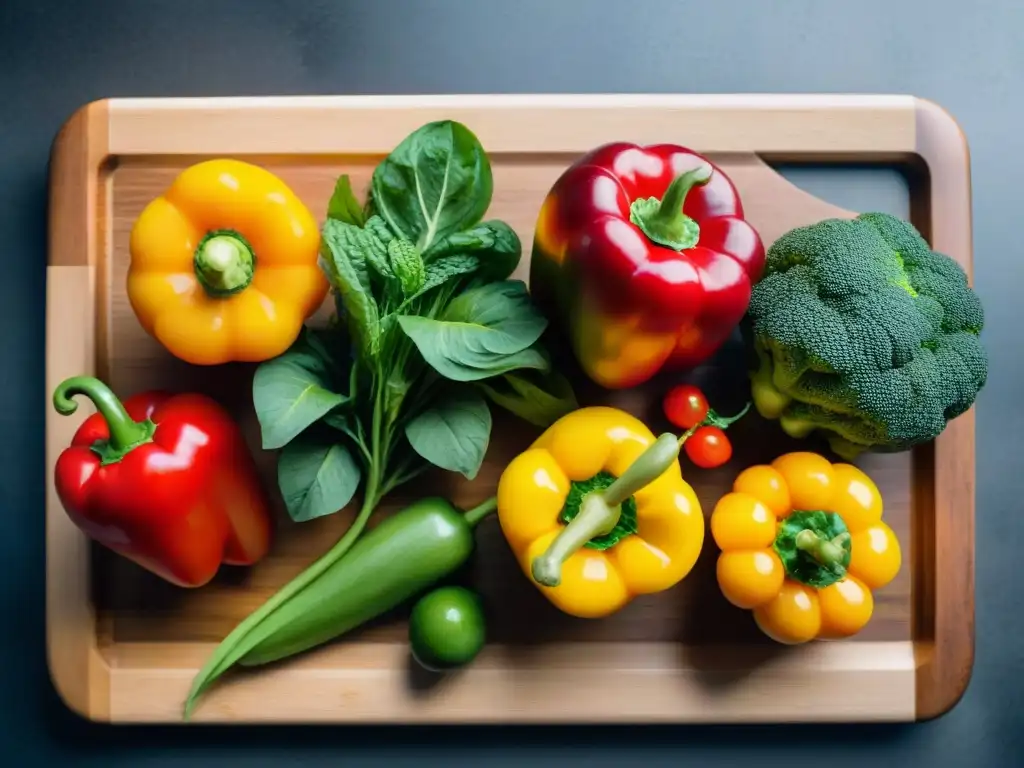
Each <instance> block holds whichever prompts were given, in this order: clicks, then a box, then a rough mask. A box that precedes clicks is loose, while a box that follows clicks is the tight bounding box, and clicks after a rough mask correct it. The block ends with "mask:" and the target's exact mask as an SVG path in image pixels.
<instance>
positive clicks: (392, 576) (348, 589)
mask: <svg viewBox="0 0 1024 768" xmlns="http://www.w3.org/2000/svg"><path fill="white" fill-rule="evenodd" d="M496 503H497V502H496V499H490V500H488V501H487V502H484V504H482V505H480V506H479V507H476V508H475V509H473V510H470V511H469V512H468V513H466V514H462V513H461V512H460V511H459V510H458V509H456V508H455V507H454V506H452V505H451V504H449V503H448V502H447V501H445V500H444V499H441V498H434V497H431V498H426V499H421V500H419V501H417V502H415V503H414V504H412V505H411V506H409V507H406V508H405V509H403V510H402V511H401V512H398V513H397V514H395V515H392V516H391V517H389V518H387V519H385V520H384V521H382V522H381V523H380V524H379V525H378V526H377V527H375V528H374V529H372V530H371V531H369V532H367V533H366V534H364V535H363V537H362V538H361V539H359V541H357V542H356V544H355V545H353V547H352V549H350V550H349V552H348V554H347V555H346V556H345V557H343V558H341V559H340V560H338V561H337V562H336V563H334V564H333V565H332V566H331V567H330V568H328V569H327V570H326V571H324V572H323V573H322V574H321V575H320V576H319V577H318V578H317V579H315V580H314V581H313V582H312V583H311V584H309V585H308V586H307V587H306V588H305V589H303V590H302V591H301V592H299V593H298V594H297V595H296V596H295V597H294V598H292V599H291V600H289V601H288V602H287V603H285V604H284V605H282V606H281V608H280V609H279V610H278V611H277V612H275V613H274V614H273V616H272V617H271V618H269V619H268V620H267V621H266V622H264V624H263V625H261V629H262V630H264V631H263V632H262V633H261V634H265V637H264V638H263V639H262V640H260V641H259V642H258V643H257V644H256V645H255V647H253V648H252V649H251V650H249V652H248V653H246V654H245V655H244V656H243V657H242V658H241V659H239V661H238V663H239V664H240V665H242V666H245V667H252V666H257V665H260V664H267V663H269V662H272V661H277V660H278V659H283V658H285V657H287V656H293V655H295V654H297V653H301V652H302V651H305V650H308V649H310V648H313V647H315V646H318V645H321V644H322V643H325V642H327V641H328V640H332V639H333V638H336V637H338V636H339V635H342V634H344V633H345V632H348V631H350V630H352V629H355V628H356V627H358V626H360V625H362V624H364V623H366V622H367V621H369V620H370V619H373V618H375V617H377V616H379V615H380V614H382V613H384V612H386V611H389V610H391V609H392V608H394V607H396V606H398V605H400V604H401V603H403V602H404V601H406V600H408V599H409V598H411V597H413V596H414V595H416V594H418V593H419V592H421V591H423V590H424V589H427V588H428V587H430V586H431V585H433V584H434V583H435V582H437V581H439V580H440V579H442V578H444V577H445V576H447V575H449V574H450V573H452V572H453V571H455V569H457V568H458V567H459V566H461V565H462V564H463V563H465V562H466V560H467V559H468V558H469V556H470V554H471V553H472V552H473V548H474V539H473V528H474V527H475V525H476V524H477V523H478V522H479V521H480V520H482V519H483V518H484V517H486V516H487V515H488V514H490V513H491V512H492V511H493V510H494V508H495V505H496Z"/></svg>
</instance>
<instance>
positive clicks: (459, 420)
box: [405, 387, 491, 480]
mask: <svg viewBox="0 0 1024 768" xmlns="http://www.w3.org/2000/svg"><path fill="white" fill-rule="evenodd" d="M405 436H406V437H407V438H408V440H409V444H410V445H411V446H412V448H413V450H414V451H416V453H418V454H419V455H420V456H422V457H423V458H424V459H426V460H427V461H429V462H430V463H431V464H434V465H435V466H438V467H441V468H442V469H447V470H449V471H450V472H460V473H462V475H463V476H465V477H466V479H467V480H472V479H473V478H475V477H476V475H477V473H478V472H479V471H480V465H481V464H482V463H483V460H484V455H485V454H486V453H487V445H488V443H489V441H490V436H491V411H490V409H489V408H488V407H487V401H486V400H484V398H483V397H482V396H481V395H480V393H479V392H477V391H476V390H475V389H470V388H468V387H463V388H460V389H456V390H454V391H452V392H450V393H448V394H445V395H442V396H441V397H440V398H438V399H437V400H436V401H435V402H434V403H433V404H432V405H431V406H430V407H429V408H428V409H427V410H425V411H422V412H420V413H419V414H417V416H416V417H415V418H413V419H412V420H411V421H410V422H409V423H408V424H407V425H406V427H405Z"/></svg>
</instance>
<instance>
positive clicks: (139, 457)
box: [53, 376, 271, 587]
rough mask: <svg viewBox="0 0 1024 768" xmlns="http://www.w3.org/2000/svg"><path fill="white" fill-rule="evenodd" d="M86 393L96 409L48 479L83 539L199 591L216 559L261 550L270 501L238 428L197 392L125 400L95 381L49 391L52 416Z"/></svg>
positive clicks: (266, 544)
mask: <svg viewBox="0 0 1024 768" xmlns="http://www.w3.org/2000/svg"><path fill="white" fill-rule="evenodd" d="M75 395H85V396H86V397H88V398H90V399H91V400H92V401H93V403H95V405H96V410H97V413H94V414H92V415H91V416H89V418H87V419H86V420H85V422H83V424H82V425H81V426H80V427H79V428H78V431H77V432H76V433H75V436H74V438H73V439H72V441H71V445H70V446H69V447H68V448H66V449H65V450H64V451H63V452H62V453H61V454H60V456H59V457H58V459H57V464H56V468H55V472H54V475H55V476H54V483H55V486H56V490H57V494H58V496H59V497H60V500H61V503H62V504H63V506H64V509H65V511H66V512H67V514H68V516H69V517H70V518H71V520H72V521H73V522H74V523H75V524H76V525H77V526H78V527H79V528H80V529H81V530H82V531H84V532H85V533H86V534H87V535H89V536H90V537H91V538H93V539H95V540H96V541H98V542H100V543H101V544H103V545H105V546H107V547H109V548H110V549H112V550H114V551H115V552H117V553H118V554H120V555H123V556H124V557H127V558H129V559H130V560H133V561H134V562H136V563H138V564H139V565H141V566H142V567H144V568H147V569H149V570H150V571H152V572H154V573H156V574H157V575H159V576H161V577H163V578H164V579H166V580H167V581H170V582H172V583H174V584H177V585H179V586H182V587H199V586H202V585H203V584H206V583H207V582H209V581H210V579H212V578H213V576H214V574H216V573H217V571H218V569H219V568H220V566H221V564H222V563H226V564H229V565H251V564H253V563H255V562H257V561H259V560H260V559H262V558H263V556H264V555H266V554H267V551H268V550H269V548H270V539H271V511H270V503H269V498H268V496H267V494H266V492H265V490H264V488H263V485H262V484H261V482H260V477H259V474H258V472H257V469H256V465H255V462H254V461H253V458H252V455H251V454H250V453H249V451H248V447H247V446H246V444H245V441H244V439H243V437H242V435H241V432H240V430H239V429H238V427H237V425H236V424H235V423H234V421H233V420H232V419H231V417H230V415H229V414H228V413H227V411H226V410H224V408H222V407H221V406H220V404H219V403H217V402H216V401H214V400H212V399H210V398H208V397H206V396H205V395H199V394H180V395H171V394H168V393H165V392H159V391H155V392H145V393H142V394H139V395H136V396H134V397H131V398H128V399H127V400H125V402H124V404H123V405H122V403H121V402H120V401H119V400H118V399H117V397H116V396H115V395H114V393H113V392H111V391H110V389H109V388H108V387H107V386H106V385H105V384H104V383H103V382H101V381H99V380H98V379H95V378H92V377H89V376H75V377H72V378H70V379H66V380H65V381H63V382H62V383H61V384H60V385H59V386H58V387H57V389H56V390H55V391H54V393H53V405H54V408H56V410H57V412H58V413H61V414H64V415H69V414H72V413H74V412H75V410H76V409H77V403H76V402H75V401H74V400H72V399H71V398H72V397H74V396H75Z"/></svg>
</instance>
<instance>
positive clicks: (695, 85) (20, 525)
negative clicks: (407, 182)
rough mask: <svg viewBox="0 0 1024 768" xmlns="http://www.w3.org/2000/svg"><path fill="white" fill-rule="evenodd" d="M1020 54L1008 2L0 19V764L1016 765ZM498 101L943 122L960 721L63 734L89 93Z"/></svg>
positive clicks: (95, 11)
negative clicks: (46, 552) (50, 417)
mask: <svg viewBox="0 0 1024 768" xmlns="http://www.w3.org/2000/svg"><path fill="white" fill-rule="evenodd" d="M1022 31H1024V3H1021V2H1020V0H998V1H997V0H986V1H985V2H978V3H974V4H968V3H958V2H954V1H952V0H915V1H912V0H859V1H857V2H850V0H773V1H772V2H768V0H698V1H696V2H692V1H689V0H687V1H682V2H678V1H677V2H658V1H656V0H644V2H625V1H624V0H618V2H615V1H614V0H596V1H594V2H574V1H571V0H528V1H526V0H518V1H517V2H512V0H505V1H504V2H500V1H499V2H491V1H489V0H475V1H474V0H447V2H446V1H444V0H420V1H419V2H414V1H413V0H406V1H405V2H385V1H379V2H376V3H371V2H346V0H306V1H304V2H303V1H301V0H292V1H291V2H272V1H271V0H249V2H220V1H218V0H177V2H174V1H173V0H134V1H128V0H124V1H123V2H114V1H110V2H85V1H84V0H83V1H81V2H78V3H74V2H55V1H52V0H6V2H4V3H2V4H0V244H2V249H0V256H2V259H3V261H2V267H0V349H2V350H3V353H4V356H5V357H6V361H5V362H4V363H3V364H2V365H0V392H5V393H6V395H5V398H6V400H5V402H4V406H3V408H2V409H0V553H2V554H0V600H2V602H0V616H2V617H3V618H2V619H0V623H2V625H3V629H0V707H2V710H0V711H2V713H3V715H4V717H3V718H2V719H0V748H2V749H3V751H4V752H5V753H6V754H7V755H9V756H11V759H12V763H11V764H13V765H16V766H21V765H34V764H35V760H37V759H39V758H46V759H53V760H59V761H61V762H62V763H63V764H82V765H92V764H95V765H105V766H113V765H131V766H162V765H184V764H185V763H186V761H188V764H190V765H235V764H237V765H246V766H253V768H255V767H256V766H263V765H266V766H284V765H299V764H301V765H315V764H318V763H321V764H324V765H328V764H332V765H339V764H340V765H409V766H412V765H417V766H418V765H421V764H423V763H426V762H432V761H433V760H435V759H436V760H439V761H441V760H443V761H445V762H446V763H447V764H448V765H451V766H455V765H474V766H481V765H509V766H511V765H521V764H525V763H526V761H535V763H536V764H537V765H538V766H540V765H542V764H550V765H556V764H558V765H560V766H565V767H566V768H568V766H575V765H589V766H591V768H598V766H605V765H609V766H610V765H645V764H646V765H650V766H660V765H700V766H707V767H708V768H711V767H712V766H719V765H723V766H725V765H735V764H738V762H739V761H740V760H749V761H752V762H751V764H752V765H775V764H778V765H783V764H784V765H790V766H792V765H803V764H811V763H812V762H813V763H816V764H819V765H830V766H833V767H834V768H841V766H847V765H855V764H862V763H864V762H865V761H878V760H880V759H883V758H885V759H888V760H891V761H893V762H896V761H901V762H904V763H906V762H907V761H909V760H913V761H914V764H920V765H925V764H935V765H947V764H948V765H971V766H995V767H997V768H1004V767H1005V768H1009V767H1010V766H1011V765H1013V764H1015V763H1016V764H1022V763H1021V761H1022V760H1024V728H1022V726H1024V716H1022V714H1021V711H1020V710H1021V706H1022V704H1024V698H1022V696H1021V683H1022V682H1024V680H1022V677H1024V675H1022V672H1024V654H1022V647H1024V646H1022V642H1021V636H1022V633H1024V621H1022V619H1021V611H1022V609H1024V602H1022V600H1021V589H1022V586H1024V580H1022V577H1021V571H1020V567H1019V563H1020V561H1021V556H1020V547H1021V543H1020V542H1021V541H1024V524H1022V522H1021V511H1022V510H1021V505H1020V492H1019V487H1020V486H1019V480H1020V478H1019V472H1020V460H1019V454H1020V448H1021V434H1022V431H1024V429H1022V428H1024V411H1022V410H1021V409H1020V408H1019V407H1018V406H1019V396H1017V395H1016V392H1017V391H1018V390H1019V389H1020V388H1021V386H1022V378H1024V377H1022V365H1021V362H1020V356H1019V353H1018V352H1019V346H1018V344H1019V338H1018V329H1019V320H1020V312H1019V307H1020V306H1021V299H1020V297H1019V292H1020V287H1021V276H1022V269H1021V266H1020V258H1021V255H1022V253H1024V238H1022V231H1024V230H1022V229H1021V222H1022V214H1021V207H1022V195H1021V189H1022V184H1021V180H1022V178H1024V161H1022V152H1024V131H1022V130H1021V123H1022V118H1024V106H1022V104H1024V100H1022V94H1024V46H1021V44H1020V39H1021V32H1022ZM512 91H518V92H529V91H532V92H543V91H547V92H568V91H580V92H597V91H613V92H614V91H618V92H623V91H662V92H668V91H679V92H702V93H708V92H786V91H794V92H815V91H819V92H821V91H824V92H829V91H830V92H861V93H864V92H898V93H911V94H916V95H920V96H924V97H928V98H931V99H934V100H936V101H938V102H939V103H941V104H942V105H944V106H945V107H946V108H948V109H949V110H950V111H951V112H952V113H953V114H954V115H955V116H956V117H957V118H958V120H959V121H960V123H961V125H962V126H963V128H964V130H965V132H966V134H967V137H968V140H969V142H970V145H971V150H972V157H973V170H974V217H975V219H974V221H975V258H976V287H977V290H978V291H979V292H980V294H981V295H982V298H983V300H984V301H985V304H986V307H987V312H988V327H987V329H986V333H985V338H986V340H987V344H988V347H989V349H990V351H991V373H990V383H989V384H988V387H987V388H986V390H985V391H984V393H983V396H982V397H981V399H980V400H979V403H978V409H977V414H978V438H979V442H978V493H977V500H978V510H977V513H978V514H977V542H978V564H977V627H978V637H977V661H976V664H975V668H974V677H973V680H972V682H971V685H970V688H969V689H968V691H967V694H966V696H965V697H964V699H963V700H962V702H961V703H960V705H959V706H958V707H957V708H956V709H954V710H953V711H952V712H951V713H950V714H949V715H947V716H946V717H944V718H941V719H940V720H938V721H935V722H932V723H928V724H924V725H919V726H909V727H899V726H897V727H856V726H851V727H838V726H837V727H817V728H806V729H800V728H738V727H737V728H732V727H729V728H726V727H723V728H655V729H648V728H634V729H602V730H600V731H595V730H587V729H572V730H543V729H528V730H525V731H524V730H502V729H487V730H466V729H455V730H440V729H417V730H411V731H409V730H403V731H394V730H380V729H343V728H324V729H301V730H296V729H287V730H285V729H279V730H270V729H267V730H262V731H254V730H241V731H239V730H234V731H227V730H205V731H199V730H198V729H189V730H188V731H187V732H185V731H181V730H173V729H159V730H151V729H146V730H140V729H116V728H104V727H96V726H92V725H89V724H86V723H84V722H81V721H79V720H77V719H76V718H75V717H74V716H72V715H70V714H68V713H67V712H66V711H65V710H64V709H63V707H62V705H61V703H60V702H59V701H58V700H57V698H56V696H55V695H54V694H53V692H52V689H51V687H50V684H49V681H48V678H47V674H46V668H45V659H44V653H43V648H44V624H43V575H44V571H43V524H42V519H43V496H44V481H45V478H44V470H43V465H44V461H43V418H44V407H45V401H44V391H43V349H44V333H43V331H44V295H45V294H44V278H45V272H44V264H45V247H46V240H45V218H44V217H45V204H46V200H45V194H46V181H47V178H46V173H47V165H46V164H47V153H48V150H49V146H50V142H51V141H52V139H53V136H54V134H55V133H56V131H57V130H58V128H59V127H60V125H61V123H62V122H63V121H64V120H65V119H66V118H67V117H68V115H69V114H70V113H71V112H72V111H73V110H74V109H75V108H76V107H77V106H79V105H80V104H82V103H84V102H86V101H89V100H91V99H95V98H99V97H104V96H179V95H238V94H246V95H258V94H308V93H373V92H377V93H432V92H435V93H436V92H512ZM793 178H794V179H796V180H797V181H798V183H801V184H803V185H804V186H806V187H808V188H810V189H812V191H815V192H816V193H818V194H821V195H822V196H824V197H827V198H829V199H832V200H834V201H835V202H837V203H840V204H842V205H847V206H851V207H857V208H872V207H873V208H885V209H890V210H894V212H899V210H900V209H901V208H902V207H903V205H904V203H903V201H902V199H901V198H900V194H901V190H900V188H899V185H898V183H897V182H896V181H894V179H893V178H892V177H890V176H885V175H883V176H882V177H881V178H875V177H874V176H872V175H863V174H861V175H852V176H851V175H845V176H835V175H834V172H830V173H829V174H826V175H824V176H823V175H821V174H820V173H814V172H812V173H807V172H803V173H801V174H800V175H798V176H794V177H793ZM609 695H614V692H611V691H610V692H609ZM842 695H843V693H842V691H836V696H837V697H841V696H842ZM925 761H928V762H927V763H926V762H925Z"/></svg>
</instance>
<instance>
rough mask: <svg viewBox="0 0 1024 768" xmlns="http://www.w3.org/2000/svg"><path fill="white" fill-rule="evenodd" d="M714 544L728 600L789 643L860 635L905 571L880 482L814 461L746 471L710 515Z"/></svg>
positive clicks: (797, 458)
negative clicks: (880, 596)
mask: <svg viewBox="0 0 1024 768" xmlns="http://www.w3.org/2000/svg"><path fill="white" fill-rule="evenodd" d="M711 536H712V538H713V539H714V540H715V543H716V544H717V545H718V547H719V549H720V550H721V554H720V555H719V557H718V565H717V577H718V585H719V587H720V588H721V590H722V594H723V595H724V596H725V598H726V599H727V600H728V601H729V602H731V603H732V604H733V605H735V606H737V607H739V608H745V609H752V610H753V614H754V620H755V621H756V622H757V625H758V626H759V627H760V628H761V631H762V632H764V633H765V634H766V635H768V636H769V637H771V638H772V639H773V640H776V641H778V642H780V643H785V644H796V643H804V642H807V641H810V640H815V639H822V640H834V639H838V638H843V637H849V636H851V635H854V634H856V633H857V632H859V631H860V630H861V629H863V627H864V626H865V625H866V624H867V623H868V621H869V620H870V619H871V614H872V613H873V611H874V598H873V596H872V590H877V589H879V588H881V587H884V586H885V585H886V584H888V583H889V582H890V581H892V580H893V578H894V577H895V576H896V574H897V573H898V572H899V569H900V563H901V554H900V545H899V542H898V541H897V539H896V536H895V534H894V533H893V531H892V529H891V528H889V526H888V525H886V524H885V523H884V522H882V496H881V494H880V492H879V490H878V487H877V486H876V485H875V483H874V482H873V481H872V480H871V478H870V477H868V476H867V475H866V474H865V473H864V472H863V471H862V470H860V469H858V468H857V467H855V466H853V465H851V464H843V463H840V464H832V463H830V462H829V461H828V459H826V458H824V457H822V456H819V455H817V454H815V453H808V452H794V453H787V454H785V455H783V456H780V457H779V458H777V459H775V461H773V462H772V463H771V464H760V465H757V466H753V467H749V468H747V469H745V470H744V471H743V472H741V473H740V475H739V476H738V477H737V478H736V481H735V482H734V483H733V487H732V491H731V492H729V493H727V494H726V495H725V496H723V497H722V498H721V499H720V500H719V501H718V503H717V504H716V505H715V508H714V511H713V512H712V513H711Z"/></svg>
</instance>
